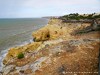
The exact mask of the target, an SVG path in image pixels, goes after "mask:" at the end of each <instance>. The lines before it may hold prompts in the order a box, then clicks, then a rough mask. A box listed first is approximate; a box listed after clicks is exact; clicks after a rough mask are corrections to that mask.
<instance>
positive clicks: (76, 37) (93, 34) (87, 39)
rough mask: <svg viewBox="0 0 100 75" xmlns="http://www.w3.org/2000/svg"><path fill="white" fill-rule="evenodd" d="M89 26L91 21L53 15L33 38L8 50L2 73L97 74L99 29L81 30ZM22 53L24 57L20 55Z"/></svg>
mask: <svg viewBox="0 0 100 75" xmlns="http://www.w3.org/2000/svg"><path fill="white" fill-rule="evenodd" d="M87 28H88V29H90V28H91V23H81V22H78V23H66V22H63V21H62V20H60V19H51V20H50V21H49V23H48V24H47V25H46V26H45V27H43V28H41V29H39V30H37V31H36V32H33V33H32V36H33V38H34V42H32V43H30V44H27V45H25V46H21V47H16V48H11V49H10V50H9V51H8V53H7V55H6V57H5V58H4V61H3V63H4V65H5V66H4V67H3V69H2V74H3V75H98V56H99V44H100V35H99V33H100V32H99V31H98V30H97V31H96V30H94V31H89V32H82V30H83V31H85V30H88V29H87ZM80 31H81V32H80ZM19 53H23V54H24V57H23V58H21V59H18V58H17V56H18V54H19Z"/></svg>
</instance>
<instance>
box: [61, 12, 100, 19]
mask: <svg viewBox="0 0 100 75" xmlns="http://www.w3.org/2000/svg"><path fill="white" fill-rule="evenodd" d="M60 18H61V19H65V20H81V19H89V20H92V19H97V18H100V14H96V13H92V14H83V15H79V14H78V13H73V14H69V15H64V16H62V17H60Z"/></svg>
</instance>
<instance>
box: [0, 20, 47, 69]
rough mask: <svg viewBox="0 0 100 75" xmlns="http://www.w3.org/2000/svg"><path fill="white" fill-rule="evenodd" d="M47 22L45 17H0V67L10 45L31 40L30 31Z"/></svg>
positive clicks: (17, 44)
mask: <svg viewBox="0 0 100 75" xmlns="http://www.w3.org/2000/svg"><path fill="white" fill-rule="evenodd" d="M47 23H48V19H46V18H17V19H0V69H1V65H2V63H1V62H2V59H3V57H4V56H5V55H6V53H7V51H8V49H9V48H10V47H15V46H19V45H24V44H27V43H29V42H31V41H32V39H33V37H32V35H31V34H32V32H33V31H36V30H38V29H39V28H41V27H43V26H45V25H46V24H47Z"/></svg>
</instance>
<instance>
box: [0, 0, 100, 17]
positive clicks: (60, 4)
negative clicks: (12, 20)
mask: <svg viewBox="0 0 100 75" xmlns="http://www.w3.org/2000/svg"><path fill="white" fill-rule="evenodd" d="M99 7H100V0H91V1H89V0H0V10H1V11H0V17H1V16H5V17H10V16H13V17H14V16H15V17H20V16H21V17H28V16H29V17H30V16H33V17H34V16H45V15H63V14H64V13H72V12H78V13H84V12H86V13H89V12H91V13H92V12H99V10H100V8H99Z"/></svg>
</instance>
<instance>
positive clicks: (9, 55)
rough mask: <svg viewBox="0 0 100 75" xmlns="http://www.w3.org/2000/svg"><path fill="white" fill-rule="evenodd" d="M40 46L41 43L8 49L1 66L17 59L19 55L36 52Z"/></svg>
mask: <svg viewBox="0 0 100 75" xmlns="http://www.w3.org/2000/svg"><path fill="white" fill-rule="evenodd" d="M41 44H42V42H33V43H30V44H27V45H25V46H21V47H15V48H10V50H9V51H8V53H7V55H6V57H5V58H4V60H3V64H7V63H8V61H10V59H12V58H14V57H17V56H18V54H19V53H25V52H31V51H34V50H36V49H37V48H38V47H39V46H40V45H41Z"/></svg>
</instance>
